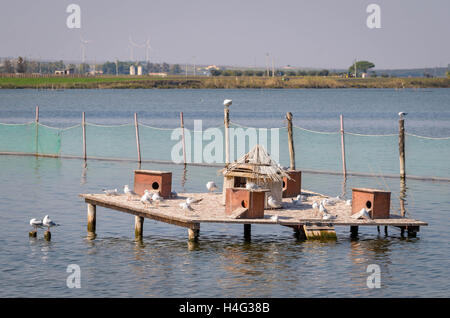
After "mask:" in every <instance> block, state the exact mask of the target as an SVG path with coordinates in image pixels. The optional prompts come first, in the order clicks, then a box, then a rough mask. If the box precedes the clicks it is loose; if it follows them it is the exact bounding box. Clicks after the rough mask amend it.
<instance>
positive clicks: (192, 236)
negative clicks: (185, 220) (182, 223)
mask: <svg viewBox="0 0 450 318" xmlns="http://www.w3.org/2000/svg"><path fill="white" fill-rule="evenodd" d="M199 235H200V228H193V229H189V228H188V239H189V241H191V242H197V241H198V237H199Z"/></svg>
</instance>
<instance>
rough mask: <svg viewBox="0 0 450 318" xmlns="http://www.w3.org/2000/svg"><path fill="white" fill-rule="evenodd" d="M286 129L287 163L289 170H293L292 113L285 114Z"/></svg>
mask: <svg viewBox="0 0 450 318" xmlns="http://www.w3.org/2000/svg"><path fill="white" fill-rule="evenodd" d="M286 119H287V129H288V141H289V161H290V170H295V150H294V137H293V133H292V113H291V112H288V113H286Z"/></svg>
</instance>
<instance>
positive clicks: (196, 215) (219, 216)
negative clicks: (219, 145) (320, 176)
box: [80, 191, 428, 236]
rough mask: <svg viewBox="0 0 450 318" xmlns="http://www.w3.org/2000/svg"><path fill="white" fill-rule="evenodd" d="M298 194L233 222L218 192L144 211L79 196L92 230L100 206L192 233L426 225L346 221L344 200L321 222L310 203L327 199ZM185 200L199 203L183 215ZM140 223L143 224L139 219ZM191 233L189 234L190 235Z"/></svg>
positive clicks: (124, 200) (121, 199)
mask: <svg viewBox="0 0 450 318" xmlns="http://www.w3.org/2000/svg"><path fill="white" fill-rule="evenodd" d="M302 195H304V196H305V197H306V200H304V202H303V203H302V205H300V206H296V205H294V204H293V203H292V202H291V199H289V198H285V199H283V208H281V209H275V210H265V213H264V214H265V217H264V219H235V218H231V217H229V216H227V215H226V214H225V206H224V205H222V200H221V199H222V193H181V194H179V195H178V197H177V198H174V199H167V200H164V201H162V202H161V203H160V204H159V205H158V204H156V203H154V204H153V205H152V206H151V207H148V208H146V207H145V206H144V205H143V204H142V203H141V202H140V201H139V197H137V196H136V197H134V198H133V199H132V200H128V197H127V196H126V195H124V194H121V195H116V196H108V195H106V194H80V197H82V198H84V200H85V202H86V203H88V205H90V206H91V207H90V208H91V212H90V213H91V214H92V209H93V210H94V229H95V206H102V207H105V208H109V209H113V210H117V211H121V212H125V213H129V214H133V215H135V216H137V217H139V218H149V219H153V220H156V221H160V222H165V223H169V224H173V225H178V226H182V227H186V228H188V229H190V230H195V231H196V232H198V230H199V229H200V223H235V224H262V225H263V224H267V225H269V224H279V225H283V226H289V227H292V228H294V229H297V230H298V229H299V228H301V227H302V226H313V225H314V226H329V227H332V226H351V227H352V232H353V233H354V231H355V227H356V230H357V227H359V226H395V227H399V228H400V229H402V230H403V231H404V230H408V231H413V232H417V231H418V230H419V227H420V226H426V225H428V224H427V223H425V222H422V221H418V220H414V219H408V218H403V217H401V216H396V215H391V217H390V218H389V219H376V220H355V219H352V218H350V215H351V206H347V205H345V201H338V202H337V203H336V204H335V205H328V206H326V209H327V210H328V213H330V214H332V215H336V219H333V220H327V221H324V220H322V215H321V213H320V212H319V211H318V209H316V210H314V209H312V206H311V205H312V203H313V202H314V201H320V200H322V199H324V198H327V197H326V196H323V195H321V194H318V193H313V192H310V191H302ZM188 197H192V198H195V199H202V200H201V201H200V202H199V203H195V204H192V207H193V209H194V211H190V212H188V213H186V212H185V211H184V210H182V209H181V207H180V206H179V204H180V203H182V202H184V201H185V200H186V198H188ZM92 206H94V208H92ZM88 211H89V206H88ZM88 213H89V212H88ZM273 215H278V220H277V221H275V220H272V219H271V216H273ZM91 218H92V216H91ZM141 220H142V222H143V219H141ZM90 222H91V221H90ZM88 228H89V226H88ZM91 228H92V226H91ZM194 234H195V233H194ZM194 234H193V233H191V232H190V236H192V235H194ZM197 234H198V233H197ZM194 236H195V235H194Z"/></svg>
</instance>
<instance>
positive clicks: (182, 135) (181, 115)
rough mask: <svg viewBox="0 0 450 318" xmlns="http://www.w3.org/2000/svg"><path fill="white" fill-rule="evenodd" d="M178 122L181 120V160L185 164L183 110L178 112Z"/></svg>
mask: <svg viewBox="0 0 450 318" xmlns="http://www.w3.org/2000/svg"><path fill="white" fill-rule="evenodd" d="M180 122H181V141H182V142H183V162H184V164H185V165H186V142H185V140H184V118H183V112H180Z"/></svg>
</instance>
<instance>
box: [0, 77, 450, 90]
mask: <svg viewBox="0 0 450 318" xmlns="http://www.w3.org/2000/svg"><path fill="white" fill-rule="evenodd" d="M426 87H428V88H429V87H446V88H448V87H450V79H449V78H365V79H362V78H357V79H354V78H338V77H320V76H304V77H289V78H286V79H282V78H279V77H276V78H271V77H269V78H267V77H253V76H252V77H245V76H240V77H225V76H224V77H184V76H171V77H166V78H160V77H149V76H139V77H138V76H118V77H116V76H98V77H57V76H53V77H0V88H35V89H52V88H53V89H72V88H100V89H103V88H426Z"/></svg>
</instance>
